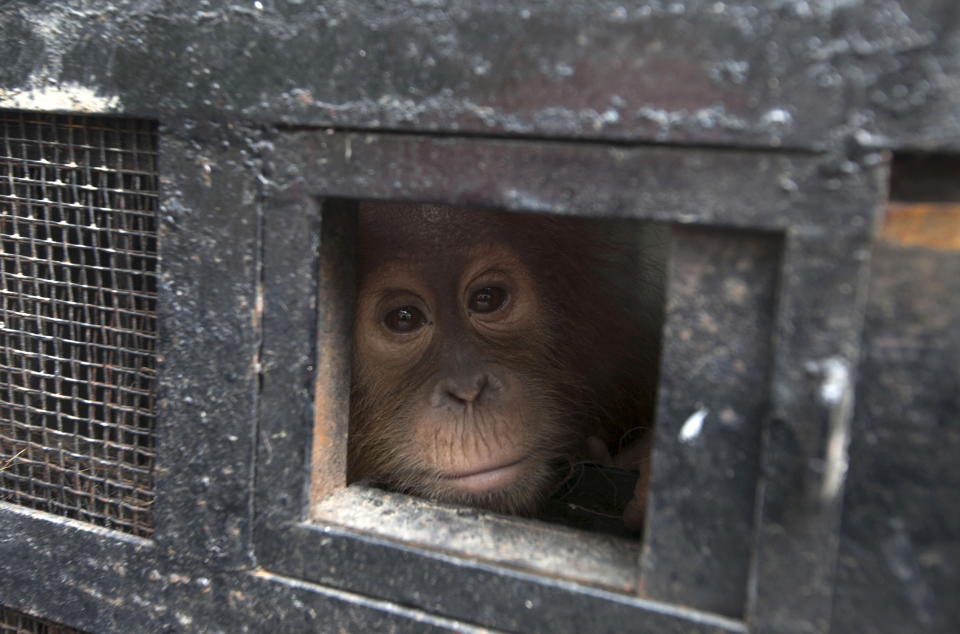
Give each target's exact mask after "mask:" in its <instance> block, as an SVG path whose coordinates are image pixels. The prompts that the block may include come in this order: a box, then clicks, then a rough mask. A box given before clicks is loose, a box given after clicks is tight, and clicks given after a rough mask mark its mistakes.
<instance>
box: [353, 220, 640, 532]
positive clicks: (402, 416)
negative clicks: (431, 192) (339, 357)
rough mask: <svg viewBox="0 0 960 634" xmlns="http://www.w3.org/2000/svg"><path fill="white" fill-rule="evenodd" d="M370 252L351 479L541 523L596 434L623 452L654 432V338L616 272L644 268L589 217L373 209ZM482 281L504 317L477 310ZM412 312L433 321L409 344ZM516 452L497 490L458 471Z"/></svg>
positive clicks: (358, 336) (364, 225) (365, 248)
mask: <svg viewBox="0 0 960 634" xmlns="http://www.w3.org/2000/svg"><path fill="white" fill-rule="evenodd" d="M359 254H360V262H359V271H360V280H359V285H358V288H359V293H358V310H357V318H356V325H355V335H354V375H353V401H352V411H351V423H350V425H351V427H350V440H349V460H348V463H349V470H350V479H351V481H356V480H360V479H370V480H374V481H378V482H381V483H383V484H386V485H387V486H390V487H391V488H394V489H397V490H400V491H404V492H408V493H412V494H415V495H420V496H424V497H428V498H432V499H438V500H441V501H447V502H455V503H463V504H469V505H473V506H480V507H485V508H490V509H493V510H497V511H501V512H514V513H533V512H535V510H536V508H537V507H538V505H539V504H540V502H541V500H542V498H543V497H544V495H546V494H548V493H549V492H550V491H551V489H552V487H553V485H554V484H555V483H556V482H557V481H558V479H560V478H561V477H562V476H563V474H564V468H565V467H566V466H569V464H570V463H571V462H572V461H576V460H579V459H581V458H582V457H583V454H584V447H585V446H586V438H587V436H588V435H592V436H597V437H600V438H602V439H603V440H604V441H605V442H606V443H608V446H610V448H611V451H612V452H614V453H616V451H617V449H618V447H619V443H622V442H623V438H624V437H625V434H627V432H629V431H630V430H633V429H645V428H646V427H647V426H648V422H649V420H650V411H651V408H652V396H651V395H652V390H651V386H652V384H653V373H654V367H655V354H656V353H655V350H656V344H655V340H656V333H652V332H647V331H645V328H644V326H645V322H644V320H643V319H641V318H640V316H639V315H637V314H633V313H632V312H631V308H632V305H631V304H630V303H629V302H626V301H624V300H623V299H622V293H618V291H617V290H616V289H614V288H613V284H612V283H611V275H610V273H611V270H613V269H614V268H615V267H623V266H625V265H630V263H631V262H632V264H633V265H635V264H636V263H635V261H633V260H630V259H629V258H625V257H621V255H622V254H621V253H620V251H619V250H618V249H612V248H611V246H610V244H609V243H608V242H607V241H605V240H604V239H603V238H602V235H601V234H600V233H599V232H598V231H597V230H596V226H595V225H593V224H591V223H590V222H589V221H584V220H580V219H575V218H559V217H545V216H530V215H522V214H509V213H496V212H490V211H483V210H477V209H469V210H465V209H454V208H443V207H432V206H427V205H392V204H390V205H388V204H381V205H377V204H361V208H360V239H359ZM471 267H473V268H471ZM614 273H615V274H616V273H617V272H616V271H614ZM619 274H621V275H622V274H623V273H622V272H620V273H619ZM478 275H479V277H477V276H478ZM474 278H476V279H478V280H479V281H478V282H477V283H478V284H489V285H491V286H496V285H498V284H499V285H500V286H503V287H509V298H510V299H509V300H508V302H507V303H505V304H504V307H503V308H501V309H500V310H498V311H496V312H495V313H492V314H482V313H476V312H471V311H470V310H467V309H466V308H464V307H463V304H464V302H467V303H469V301H471V300H470V298H472V297H473V296H472V295H471V294H470V293H471V292H472V291H471V289H472V288H473V287H472V286H470V283H471V280H473V279H474ZM484 288H486V287H484ZM509 301H512V302H513V303H512V304H511V303H509ZM407 304H409V305H411V306H414V307H420V308H419V309H422V312H423V313H424V314H425V315H427V318H428V322H429V323H425V324H424V325H423V326H422V327H421V328H420V329H418V330H416V331H415V332H414V333H413V334H410V333H404V334H400V335H398V334H396V332H394V331H391V330H390V329H389V328H387V327H385V326H384V323H386V322H385V321H384V318H383V317H384V315H385V314H387V313H389V311H391V310H396V306H399V305H407ZM464 385H466V386H467V388H469V389H466V391H464V390H465V388H464V387H463V386H464ZM451 386H452V387H451ZM476 386H479V387H476ZM474 388H475V389H474ZM471 390H472V391H471ZM463 394H466V395H467V396H466V400H464V399H462V398H461V395H463ZM471 399H475V400H471ZM517 456H520V457H522V460H521V461H520V462H519V463H518V466H516V467H510V468H509V469H507V470H508V471H509V473H510V474H512V475H510V476H509V477H508V476H506V475H504V476H502V477H500V480H502V482H500V481H499V480H498V481H497V482H496V483H495V484H496V486H485V485H484V483H485V482H486V480H481V481H480V483H479V484H477V483H476V482H475V480H478V478H476V477H473V478H471V477H466V476H462V475H461V474H463V473H470V472H472V470H474V469H477V468H480V467H487V466H490V465H497V464H499V463H500V462H505V461H506V462H509V461H510V460H512V459H513V458H515V457H517ZM498 461H499V462H498ZM484 477H485V476H484Z"/></svg>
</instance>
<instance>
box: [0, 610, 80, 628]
mask: <svg viewBox="0 0 960 634" xmlns="http://www.w3.org/2000/svg"><path fill="white" fill-rule="evenodd" d="M79 632H80V630H75V629H73V628H72V627H66V626H63V625H56V624H55V623H50V622H49V621H44V620H42V619H35V618H33V617H32V616H27V615H26V614H21V613H20V612H15V611H13V610H9V609H7V608H5V607H3V606H0V634H78V633H79Z"/></svg>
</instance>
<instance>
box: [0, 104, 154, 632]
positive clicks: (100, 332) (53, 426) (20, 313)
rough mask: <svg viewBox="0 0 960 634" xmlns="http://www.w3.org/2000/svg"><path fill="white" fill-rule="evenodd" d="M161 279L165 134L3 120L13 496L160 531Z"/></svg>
mask: <svg viewBox="0 0 960 634" xmlns="http://www.w3.org/2000/svg"><path fill="white" fill-rule="evenodd" d="M156 276H157V140H156V126H155V124H154V123H152V122H149V121H140V120H133V119H120V118H103V117H83V116H68V115H46V114H31V113H16V112H2V111H0V282H2V284H0V499H2V500H5V501H7V502H13V503H15V504H21V505H23V506H28V507H31V508H34V509H40V510H43V511H47V512H50V513H56V514H58V515H64V516H67V517H72V518H75V519H79V520H83V521H87V522H91V523H94V524H98V525H101V526H107V527H110V528H113V529H117V530H122V531H126V532H129V533H133V534H135V535H140V536H149V535H150V534H151V533H152V531H153V514H152V512H151V504H152V503H153V498H154V490H153V465H154V457H155V454H154V444H155V443H154V440H155V438H154V413H153V412H154V395H153V391H154V379H155V374H156V370H155V368H156V358H155V344H156ZM30 631H33V630H30Z"/></svg>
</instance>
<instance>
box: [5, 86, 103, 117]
mask: <svg viewBox="0 0 960 634" xmlns="http://www.w3.org/2000/svg"><path fill="white" fill-rule="evenodd" d="M0 108H16V109H18V110H44V111H54V112H56V111H71V112H86V113H100V112H116V111H117V110H120V97H118V96H116V95H114V96H104V95H100V94H98V93H97V92H96V91H94V90H93V89H92V88H89V87H88V86H81V85H80V84H75V83H63V84H60V85H58V86H35V87H32V88H24V89H4V88H0Z"/></svg>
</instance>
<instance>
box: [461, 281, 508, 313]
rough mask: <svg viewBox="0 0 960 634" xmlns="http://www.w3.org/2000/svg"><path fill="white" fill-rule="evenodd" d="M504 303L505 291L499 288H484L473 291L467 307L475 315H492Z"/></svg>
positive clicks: (505, 298) (505, 299)
mask: <svg viewBox="0 0 960 634" xmlns="http://www.w3.org/2000/svg"><path fill="white" fill-rule="evenodd" d="M505 301H507V291H505V290H504V289H502V288H500V287H499V286H484V287H483V288H481V289H478V290H476V291H474V293H473V295H471V296H470V302H469V303H468V304H467V306H468V307H469V309H470V310H471V311H472V312H475V313H492V312H493V311H495V310H497V309H499V308H500V307H501V306H503V303H504V302H505Z"/></svg>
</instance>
